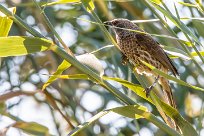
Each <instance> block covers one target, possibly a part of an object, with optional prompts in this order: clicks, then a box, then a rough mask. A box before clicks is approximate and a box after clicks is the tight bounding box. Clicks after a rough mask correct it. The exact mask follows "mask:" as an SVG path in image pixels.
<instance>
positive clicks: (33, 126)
mask: <svg viewBox="0 0 204 136" xmlns="http://www.w3.org/2000/svg"><path fill="white" fill-rule="evenodd" d="M13 127H15V128H19V129H21V130H22V131H24V132H25V133H28V134H31V135H35V136H50V134H49V130H48V128H47V127H45V126H43V125H40V124H38V123H35V122H23V121H19V122H16V123H15V124H14V125H13Z"/></svg>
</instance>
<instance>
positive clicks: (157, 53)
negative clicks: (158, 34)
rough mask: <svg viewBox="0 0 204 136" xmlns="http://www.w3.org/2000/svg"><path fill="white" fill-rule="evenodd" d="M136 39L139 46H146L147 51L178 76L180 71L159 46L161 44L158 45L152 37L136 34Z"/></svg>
mask: <svg viewBox="0 0 204 136" xmlns="http://www.w3.org/2000/svg"><path fill="white" fill-rule="evenodd" d="M135 38H136V39H135V40H137V43H138V44H140V45H141V46H145V47H146V49H147V51H148V52H149V53H151V54H152V55H153V56H154V57H155V58H156V59H157V60H158V61H159V62H161V64H162V65H163V66H164V67H166V68H167V69H169V70H170V71H171V72H172V73H173V74H174V76H176V75H178V71H177V69H176V67H175V66H174V65H173V62H172V61H171V59H170V58H169V57H168V56H167V54H166V53H165V52H164V50H163V49H162V48H161V47H160V46H159V43H157V42H156V41H155V40H154V39H153V38H152V37H151V36H150V35H147V34H136V35H135Z"/></svg>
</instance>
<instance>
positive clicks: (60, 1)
mask: <svg viewBox="0 0 204 136" xmlns="http://www.w3.org/2000/svg"><path fill="white" fill-rule="evenodd" d="M66 3H80V0H58V1H55V2H50V3H46V4H43V5H42V6H52V5H57V4H66Z"/></svg>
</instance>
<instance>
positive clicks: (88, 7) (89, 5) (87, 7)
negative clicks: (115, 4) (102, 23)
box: [81, 0, 95, 13]
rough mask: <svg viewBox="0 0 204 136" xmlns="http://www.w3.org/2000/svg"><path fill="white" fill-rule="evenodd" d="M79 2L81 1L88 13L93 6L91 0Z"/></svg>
mask: <svg viewBox="0 0 204 136" xmlns="http://www.w3.org/2000/svg"><path fill="white" fill-rule="evenodd" d="M81 2H82V3H83V5H84V7H85V9H86V11H88V12H89V13H91V12H92V11H93V10H94V8H95V6H94V3H93V1H92V0H81Z"/></svg>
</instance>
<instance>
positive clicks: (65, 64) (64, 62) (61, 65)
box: [42, 60, 71, 90]
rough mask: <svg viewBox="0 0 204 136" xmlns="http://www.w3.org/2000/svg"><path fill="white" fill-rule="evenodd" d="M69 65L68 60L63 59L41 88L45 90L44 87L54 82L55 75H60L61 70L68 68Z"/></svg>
mask: <svg viewBox="0 0 204 136" xmlns="http://www.w3.org/2000/svg"><path fill="white" fill-rule="evenodd" d="M70 66H71V64H70V63H69V62H67V61H66V60H63V61H62V63H61V64H60V65H59V66H58V68H57V70H56V72H55V73H53V76H51V77H50V78H49V79H48V81H47V82H46V83H45V84H44V85H43V87H42V90H45V88H46V87H47V86H48V85H50V84H51V83H52V82H54V81H55V80H56V79H57V76H56V75H61V74H62V72H63V71H64V70H66V69H68V68H69V67H70Z"/></svg>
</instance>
